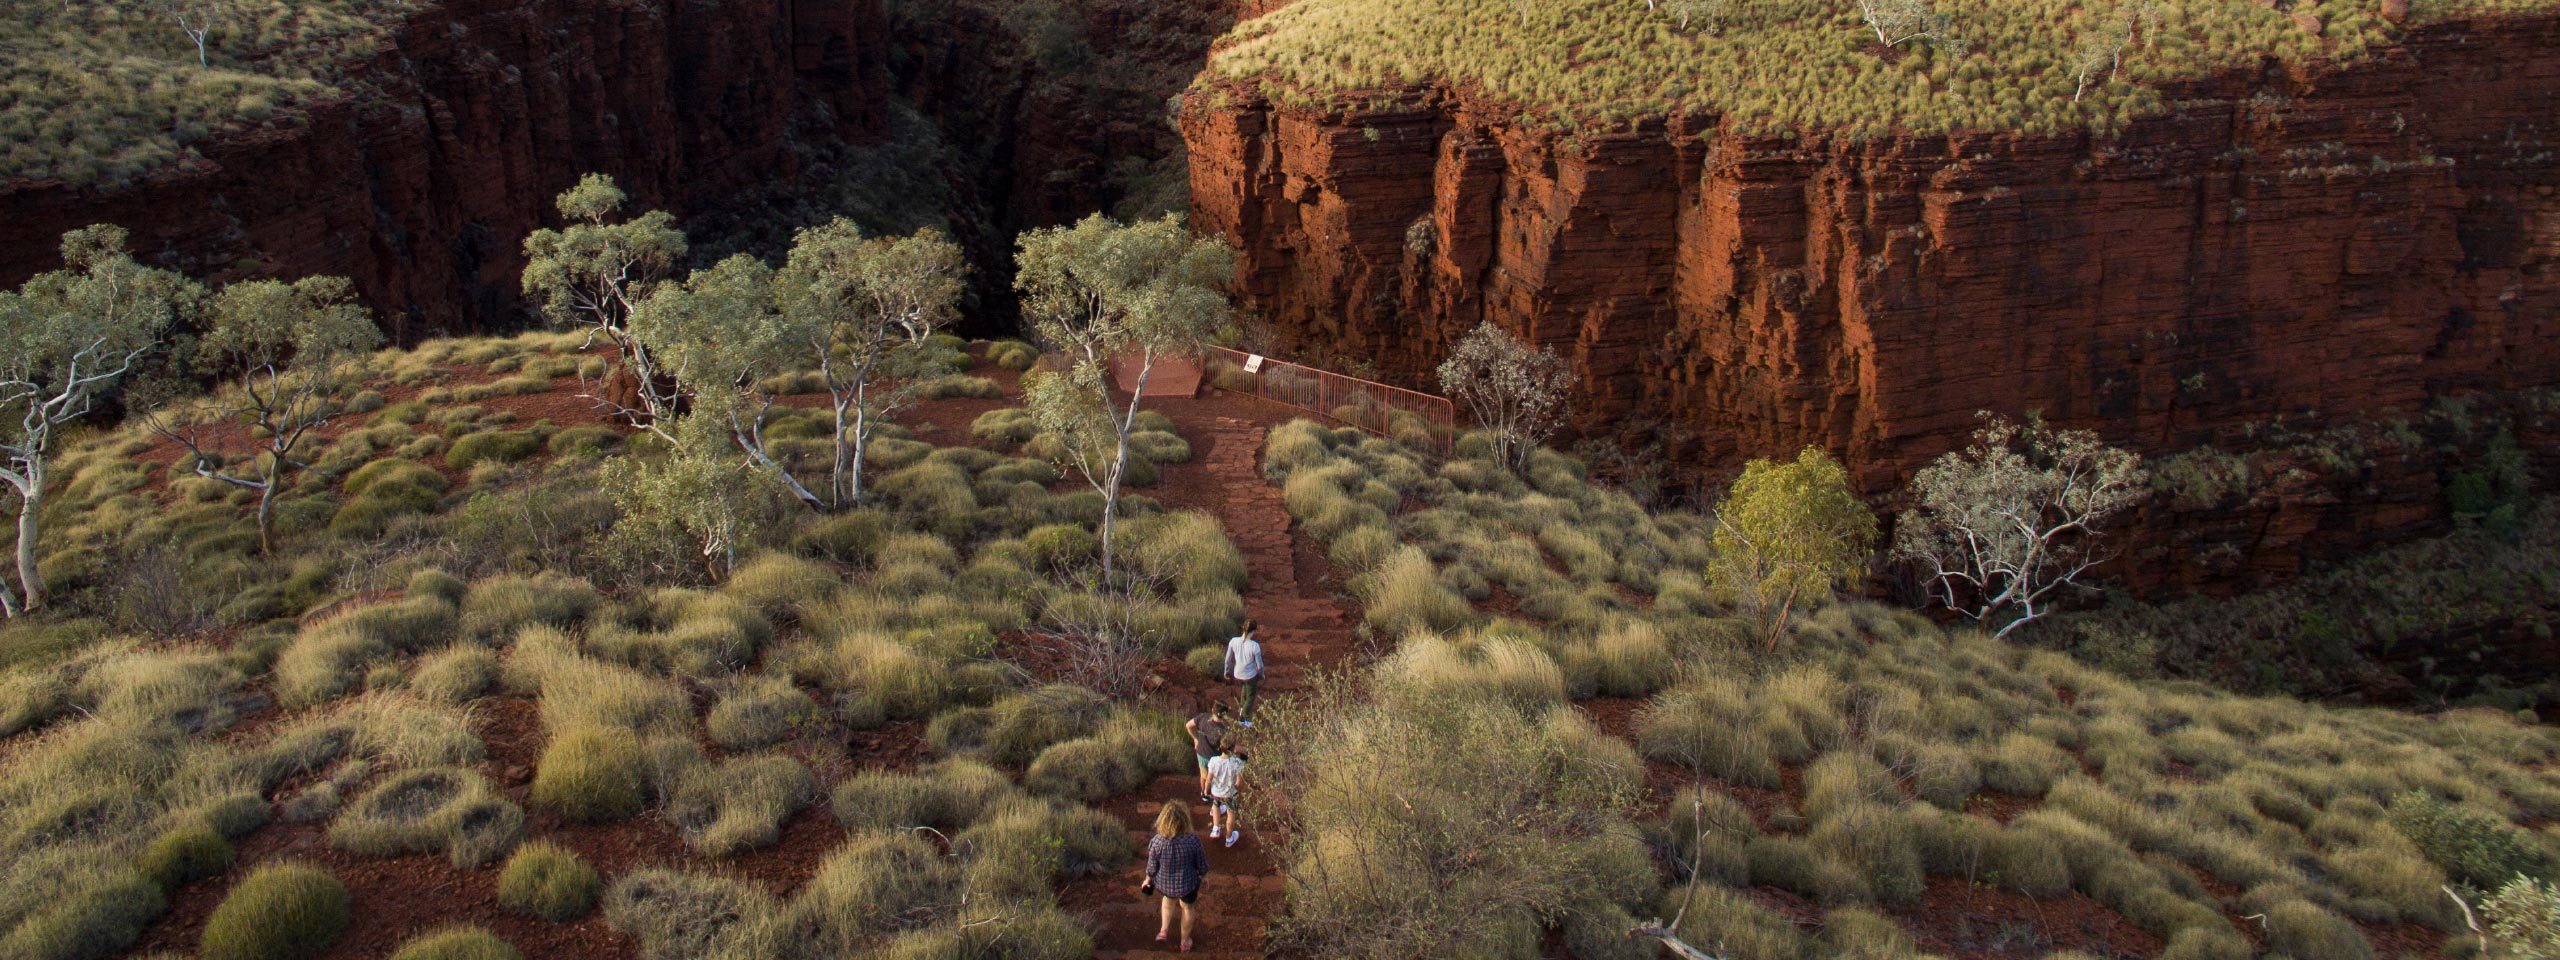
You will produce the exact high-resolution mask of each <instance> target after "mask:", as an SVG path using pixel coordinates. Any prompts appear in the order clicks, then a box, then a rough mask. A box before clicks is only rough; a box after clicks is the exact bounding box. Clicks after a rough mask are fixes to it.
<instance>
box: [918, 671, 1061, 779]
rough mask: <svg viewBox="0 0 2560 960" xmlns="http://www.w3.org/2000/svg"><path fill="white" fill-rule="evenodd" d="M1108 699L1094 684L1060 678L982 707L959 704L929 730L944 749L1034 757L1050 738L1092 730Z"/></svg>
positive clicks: (1019, 760) (1001, 758)
mask: <svg viewBox="0 0 2560 960" xmlns="http://www.w3.org/2000/svg"><path fill="white" fill-rule="evenodd" d="M1104 708H1105V703H1104V701H1103V699H1102V698H1101V697H1100V696H1098V695H1096V694H1095V693H1094V692H1093V691H1091V690H1086V689H1084V688H1082V687H1076V686H1068V685H1064V684H1056V685H1051V686H1045V687H1041V688H1039V689H1036V690H1028V691H1024V692H1022V693H1017V694H1014V695H1012V696H1009V697H1006V698H1004V699H1003V700H1000V701H997V702H996V704H995V705H994V706H992V707H988V708H985V709H983V710H960V711H952V712H948V713H944V714H942V715H940V716H937V717H935V718H934V719H933V723H932V724H931V725H930V726H928V727H927V728H926V732H925V736H926V738H927V739H928V740H930V741H931V742H932V743H933V746H934V749H935V750H938V751H941V752H943V753H975V754H983V755H985V757H986V758H987V759H988V760H989V761H991V762H993V763H996V764H999V765H1002V766H1007V767H1019V766H1023V765H1025V764H1028V763H1030V762H1031V761H1032V760H1033V759H1034V758H1036V757H1038V756H1039V755H1040V751H1042V750H1045V749H1047V748H1048V747H1049V745H1050V744H1053V743H1058V742H1060V741H1064V740H1072V739H1075V738H1077V737H1081V736H1084V735H1085V734H1088V733H1091V732H1093V730H1094V729H1095V728H1096V727H1097V726H1099V725H1100V724H1101V722H1102V720H1103V716H1104Z"/></svg>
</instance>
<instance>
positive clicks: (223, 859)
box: [138, 826, 232, 890]
mask: <svg viewBox="0 0 2560 960" xmlns="http://www.w3.org/2000/svg"><path fill="white" fill-rule="evenodd" d="M231 857H232V851H231V841H229V840H225V839H223V838H222V834H220V833H217V832H215V831H214V830H213V829H212V828H210V827H202V826H183V827H177V828H174V829H171V830H170V831H169V832H167V833H164V834H161V835H160V836H159V837H158V838H157V839H154V840H152V841H151V846H149V847H146V848H144V849H143V851H142V859H141V861H140V863H139V864H138V866H139V867H140V869H141V870H142V875H143V876H144V877H146V878H148V879H149V880H150V881H151V882H152V883H155V884H158V885H159V886H160V888H161V889H163V890H176V889H177V888H179V887H183V886H186V885H187V884H190V883H194V882H196V881H198V880H202V879H204V878H206V877H210V876H213V875H215V874H218V873H221V872H222V871H224V870H228V869H231Z"/></svg>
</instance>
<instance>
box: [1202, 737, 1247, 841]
mask: <svg viewBox="0 0 2560 960" xmlns="http://www.w3.org/2000/svg"><path fill="white" fill-rule="evenodd" d="M1244 761H1245V755H1244V753H1243V752H1242V751H1239V750H1237V749H1236V748H1235V745H1234V744H1228V745H1226V746H1223V747H1220V748H1219V749H1218V757H1217V759H1215V760H1211V761H1209V837H1210V839H1213V840H1214V839H1216V838H1217V836H1218V834H1219V833H1220V832H1222V831H1223V832H1224V833H1225V834H1226V836H1227V846H1230V847H1232V846H1235V845H1236V839H1237V837H1238V836H1240V835H1241V834H1243V832H1244V831H1243V830H1240V829H1238V828H1237V827H1236V781H1237V780H1240V779H1242V778H1243V777H1244Z"/></svg>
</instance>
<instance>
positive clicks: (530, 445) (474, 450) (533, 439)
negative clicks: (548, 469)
mask: <svg viewBox="0 0 2560 960" xmlns="http://www.w3.org/2000/svg"><path fill="white" fill-rule="evenodd" d="M541 449H542V438H541V437H538V436H536V435H535V434H534V432H533V431H530V430H490V431H486V432H482V433H474V434H467V435H464V436H463V437H461V438H459V439H457V440H455V441H453V446H452V448H451V449H448V450H446V451H445V455H444V465H445V469H448V470H469V469H471V468H472V467H475V466H478V465H480V464H482V463H514V462H516V461H518V460H522V459H524V458H526V457H530V456H533V454H534V452H535V451H538V450H541Z"/></svg>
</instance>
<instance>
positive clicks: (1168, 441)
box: [1129, 430, 1191, 463]
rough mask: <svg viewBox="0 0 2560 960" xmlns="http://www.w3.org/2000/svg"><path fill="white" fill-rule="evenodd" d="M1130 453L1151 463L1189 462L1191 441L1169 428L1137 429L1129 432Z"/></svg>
mask: <svg viewBox="0 0 2560 960" xmlns="http://www.w3.org/2000/svg"><path fill="white" fill-rule="evenodd" d="M1129 453H1130V454H1131V455H1133V456H1139V457H1144V458H1146V460H1147V462H1149V463H1189V462H1191V443H1190V441H1187V440H1184V439H1182V437H1180V436H1179V435H1176V434H1174V433H1173V432H1171V431H1167V430H1137V431H1133V432H1131V433H1130V434H1129Z"/></svg>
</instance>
